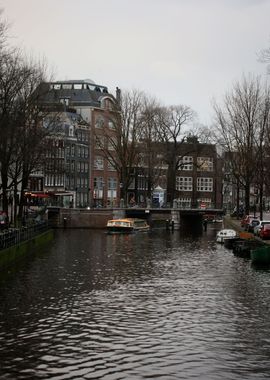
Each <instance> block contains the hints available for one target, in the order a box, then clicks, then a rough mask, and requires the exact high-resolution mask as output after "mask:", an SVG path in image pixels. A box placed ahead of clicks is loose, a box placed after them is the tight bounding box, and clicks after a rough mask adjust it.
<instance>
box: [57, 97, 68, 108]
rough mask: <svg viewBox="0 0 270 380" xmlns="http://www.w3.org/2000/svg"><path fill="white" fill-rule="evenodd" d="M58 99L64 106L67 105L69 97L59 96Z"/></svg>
mask: <svg viewBox="0 0 270 380" xmlns="http://www.w3.org/2000/svg"><path fill="white" fill-rule="evenodd" d="M59 101H60V103H61V104H64V105H65V106H68V105H69V98H60V99H59Z"/></svg>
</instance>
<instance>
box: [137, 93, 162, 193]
mask: <svg viewBox="0 0 270 380" xmlns="http://www.w3.org/2000/svg"><path fill="white" fill-rule="evenodd" d="M160 110H161V106H160V104H159V103H158V102H157V100H155V99H153V98H150V97H146V98H145V104H144V110H143V113H142V129H141V136H140V151H141V153H140V157H141V160H140V162H139V166H140V168H141V170H142V174H143V175H144V178H145V180H146V182H147V198H148V199H151V196H152V192H153V189H154V187H155V186H157V185H158V184H159V182H160V177H161V175H162V170H163V167H162V165H163V156H162V154H161V151H160V138H159V137H160V133H159V128H160V124H159V115H160Z"/></svg>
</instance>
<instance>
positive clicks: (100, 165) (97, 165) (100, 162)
mask: <svg viewBox="0 0 270 380" xmlns="http://www.w3.org/2000/svg"><path fill="white" fill-rule="evenodd" d="M94 169H96V170H103V169H104V159H103V157H100V156H97V157H96V158H95V161H94Z"/></svg>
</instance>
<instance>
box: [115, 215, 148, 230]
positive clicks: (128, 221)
mask: <svg viewBox="0 0 270 380" xmlns="http://www.w3.org/2000/svg"><path fill="white" fill-rule="evenodd" d="M149 229H150V226H149V224H147V222H146V220H144V219H138V218H124V219H111V220H108V222H107V231H108V233H132V232H136V231H149Z"/></svg>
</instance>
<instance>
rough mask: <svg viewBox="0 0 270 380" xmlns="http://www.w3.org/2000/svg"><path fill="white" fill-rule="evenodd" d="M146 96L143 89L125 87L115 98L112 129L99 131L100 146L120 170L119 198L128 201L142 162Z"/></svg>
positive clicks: (97, 137) (113, 164) (118, 170)
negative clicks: (141, 152)
mask: <svg viewBox="0 0 270 380" xmlns="http://www.w3.org/2000/svg"><path fill="white" fill-rule="evenodd" d="M144 98H145V95H144V93H142V92H141V91H138V90H133V91H124V92H123V93H122V94H121V96H120V98H119V99H118V100H117V101H115V103H114V108H113V110H112V111H113V112H111V114H110V116H109V117H110V121H111V122H112V123H113V126H114V127H113V129H111V130H109V129H108V130H105V131H103V136H102V138H100V136H99V135H98V134H97V135H96V139H97V141H98V144H99V147H100V149H102V150H103V153H104V155H105V156H106V157H107V159H108V160H109V162H110V163H111V165H112V166H113V167H114V168H115V169H116V171H117V173H118V176H119V181H120V198H121V199H123V200H124V203H125V204H126V203H127V190H128V188H129V186H130V184H131V181H132V178H133V169H134V167H137V165H138V162H139V149H138V143H139V140H140V136H141V128H142V118H141V114H142V110H143V104H144ZM104 138H105V142H104ZM99 139H100V141H99Z"/></svg>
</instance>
